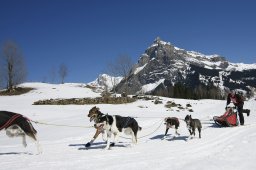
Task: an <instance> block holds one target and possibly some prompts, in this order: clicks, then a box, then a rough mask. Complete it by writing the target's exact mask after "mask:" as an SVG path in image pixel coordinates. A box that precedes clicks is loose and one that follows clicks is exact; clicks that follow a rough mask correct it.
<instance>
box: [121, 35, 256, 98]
mask: <svg viewBox="0 0 256 170" xmlns="http://www.w3.org/2000/svg"><path fill="white" fill-rule="evenodd" d="M255 75H256V64H243V63H231V62H229V61H227V60H226V59H225V57H222V56H219V55H216V54H214V55H204V54H201V53H199V52H195V51H186V50H184V49H180V48H178V47H175V46H174V45H172V44H171V43H169V42H165V41H163V40H161V39H160V38H159V37H158V38H157V39H156V40H155V41H154V42H153V44H152V45H151V46H150V47H148V48H147V49H146V50H145V53H143V54H142V55H141V56H140V58H139V60H138V63H137V64H135V66H134V67H133V69H132V71H131V73H130V75H129V76H128V80H127V81H128V93H130V94H135V93H150V94H157V93H163V92H164V93H165V94H166V93H168V90H167V88H168V87H170V86H174V85H175V84H177V83H181V84H183V85H184V86H186V87H188V88H190V90H193V89H196V88H199V86H202V85H204V86H208V87H212V86H214V87H217V88H219V89H222V90H223V89H224V88H232V89H233V88H241V89H243V90H246V91H253V89H255V88H256V85H255V84H256V78H255ZM160 80H161V81H162V80H164V81H162V83H161V84H158V86H156V87H155V89H150V91H145V89H143V87H144V86H146V85H148V84H157V82H159V81H160ZM126 88H127V86H126V82H125V81H123V82H122V81H121V83H120V84H118V86H117V91H118V92H119V93H121V92H122V91H125V90H126Z"/></svg>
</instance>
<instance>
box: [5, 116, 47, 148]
mask: <svg viewBox="0 0 256 170" xmlns="http://www.w3.org/2000/svg"><path fill="white" fill-rule="evenodd" d="M2 129H5V131H6V135H7V136H8V137H22V144H23V146H24V147H26V146H27V142H26V136H29V137H30V138H32V139H33V140H34V141H36V144H37V151H38V153H41V152H42V151H41V147H40V145H39V142H38V140H37V137H36V134H37V131H36V130H35V128H34V127H33V126H32V124H31V122H30V120H29V119H28V118H26V117H24V116H22V115H21V114H18V113H13V112H9V111H0V130H2Z"/></svg>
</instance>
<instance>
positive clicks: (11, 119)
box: [0, 114, 22, 130]
mask: <svg viewBox="0 0 256 170" xmlns="http://www.w3.org/2000/svg"><path fill="white" fill-rule="evenodd" d="M20 116H22V115H21V114H15V115H14V116H12V117H11V118H10V119H9V120H8V121H7V122H6V123H5V124H4V125H3V126H1V127H0V130H2V129H4V128H6V127H8V126H9V125H10V124H11V123H12V122H13V121H14V120H16V119H17V118H18V117H20Z"/></svg>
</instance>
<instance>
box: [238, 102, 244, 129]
mask: <svg viewBox="0 0 256 170" xmlns="http://www.w3.org/2000/svg"><path fill="white" fill-rule="evenodd" d="M237 112H238V116H239V122H240V125H244V115H243V106H242V107H241V106H240V107H239V106H238V107H237Z"/></svg>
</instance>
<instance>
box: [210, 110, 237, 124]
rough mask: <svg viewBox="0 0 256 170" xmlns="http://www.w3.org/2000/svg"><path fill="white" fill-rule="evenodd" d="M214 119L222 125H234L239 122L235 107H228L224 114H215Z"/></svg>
mask: <svg viewBox="0 0 256 170" xmlns="http://www.w3.org/2000/svg"><path fill="white" fill-rule="evenodd" d="M213 120H214V122H215V123H216V124H217V125H218V126H222V127H233V126H237V125H238V124H239V122H238V120H237V112H236V109H235V107H229V108H227V109H226V112H225V113H224V114H223V115H222V116H214V117H213Z"/></svg>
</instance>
